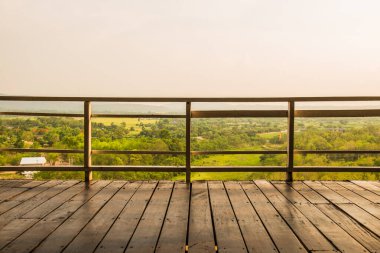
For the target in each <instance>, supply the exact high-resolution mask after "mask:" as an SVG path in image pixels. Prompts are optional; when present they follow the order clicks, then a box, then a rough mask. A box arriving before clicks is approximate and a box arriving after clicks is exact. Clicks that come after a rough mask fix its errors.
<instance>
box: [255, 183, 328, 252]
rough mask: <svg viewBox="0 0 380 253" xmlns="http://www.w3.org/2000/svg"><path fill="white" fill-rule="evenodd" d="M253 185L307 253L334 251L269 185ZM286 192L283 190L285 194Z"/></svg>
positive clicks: (311, 225)
mask: <svg viewBox="0 0 380 253" xmlns="http://www.w3.org/2000/svg"><path fill="white" fill-rule="evenodd" d="M255 184H256V185H257V186H258V187H259V188H260V189H261V191H262V192H263V193H264V195H265V196H266V197H267V198H268V200H269V201H270V202H271V203H272V205H273V206H274V207H275V208H276V209H277V212H279V213H280V215H281V216H282V218H283V219H284V220H285V221H286V222H287V223H288V225H289V226H290V227H291V229H292V230H293V232H294V233H295V234H296V235H297V236H298V238H299V239H300V240H301V241H302V243H303V244H304V245H305V247H306V248H307V249H308V250H309V251H316V250H321V251H323V250H335V248H334V246H332V245H331V244H330V243H329V242H328V241H327V240H326V238H325V237H324V235H323V234H321V233H320V232H319V231H318V229H317V228H316V227H315V226H314V225H313V224H312V223H311V222H310V221H309V220H308V219H307V218H306V217H305V216H304V215H303V214H302V213H301V212H300V211H299V210H298V209H297V208H296V207H295V206H294V205H293V204H292V203H291V202H290V201H289V200H288V199H287V198H285V197H284V196H283V195H282V194H281V193H280V192H279V191H278V190H277V189H276V188H275V187H274V186H273V185H272V184H271V183H269V182H268V181H263V180H257V181H255ZM289 188H290V186H289ZM287 191H288V190H287V189H285V192H287Z"/></svg>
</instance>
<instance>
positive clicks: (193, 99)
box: [0, 96, 380, 102]
mask: <svg viewBox="0 0 380 253" xmlns="http://www.w3.org/2000/svg"><path fill="white" fill-rule="evenodd" d="M0 101H67V102H81V101H82V102H83V101H92V102H289V101H295V102H328V101H330V102H335V101H336V102H339V101H380V96H346V97H344V96H337V97H53V96H51V97H50V96H49V97H47V96H46V97H44V96H0Z"/></svg>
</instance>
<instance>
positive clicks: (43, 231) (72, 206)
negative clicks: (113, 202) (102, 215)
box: [1, 181, 110, 253]
mask: <svg viewBox="0 0 380 253" xmlns="http://www.w3.org/2000/svg"><path fill="white" fill-rule="evenodd" d="M109 183H110V182H109V181H99V182H96V183H95V184H93V185H91V187H90V188H89V189H87V190H86V191H83V192H81V193H79V194H78V195H77V197H78V198H77V200H73V199H71V200H70V201H67V202H65V203H64V204H63V205H61V206H60V207H58V208H57V209H56V210H54V211H53V212H51V213H50V214H49V215H47V216H46V217H44V219H42V220H40V221H39V222H37V223H36V224H34V225H33V226H32V227H31V228H30V229H29V230H27V231H26V232H24V233H23V234H21V235H20V236H19V237H18V238H17V239H16V240H14V241H13V242H12V243H10V244H9V245H8V246H7V247H6V248H4V249H3V250H2V251H1V252H25V253H26V252H30V251H32V250H33V249H34V248H36V247H37V246H38V245H39V244H40V242H42V241H43V240H44V239H45V238H46V237H47V236H48V235H49V234H50V233H52V232H53V231H54V230H55V229H56V228H57V227H59V225H61V224H62V223H63V222H64V221H65V220H66V219H67V218H68V217H70V216H71V215H72V214H73V213H74V212H75V211H76V210H77V209H78V208H80V207H81V206H82V205H83V204H84V203H85V202H87V201H88V200H89V199H91V198H92V197H93V196H94V195H95V194H97V193H98V192H99V191H100V190H101V189H103V188H104V187H105V186H106V185H108V184H109ZM98 201H102V200H100V199H98Z"/></svg>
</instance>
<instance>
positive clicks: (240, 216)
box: [225, 181, 278, 253]
mask: <svg viewBox="0 0 380 253" xmlns="http://www.w3.org/2000/svg"><path fill="white" fill-rule="evenodd" d="M225 188H226V189H227V193H228V196H229V198H230V201H231V204H232V208H233V209H234V212H235V215H236V218H237V221H238V223H239V226H240V229H241V232H242V234H243V237H244V240H245V243H246V245H247V249H248V251H249V252H262V253H266V252H278V251H277V248H276V246H275V245H274V243H273V241H272V239H271V237H270V235H269V234H268V232H267V231H266V229H265V227H264V225H263V224H262V222H261V220H260V217H259V216H258V215H257V213H256V211H255V210H254V209H253V207H252V205H251V203H250V202H249V199H248V197H247V196H246V195H245V193H244V191H243V189H242V188H241V185H240V184H239V182H236V181H235V182H232V181H230V182H226V183H225Z"/></svg>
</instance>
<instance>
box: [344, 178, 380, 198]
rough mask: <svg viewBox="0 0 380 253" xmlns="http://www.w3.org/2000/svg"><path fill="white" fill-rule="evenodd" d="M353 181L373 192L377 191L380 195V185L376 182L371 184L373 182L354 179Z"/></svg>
mask: <svg viewBox="0 0 380 253" xmlns="http://www.w3.org/2000/svg"><path fill="white" fill-rule="evenodd" d="M351 182H352V183H354V184H356V185H359V186H360V187H362V188H364V189H367V190H369V191H371V192H373V193H376V194H377V195H380V185H379V186H376V185H374V184H371V182H368V181H358V180H353V181H351Z"/></svg>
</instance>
